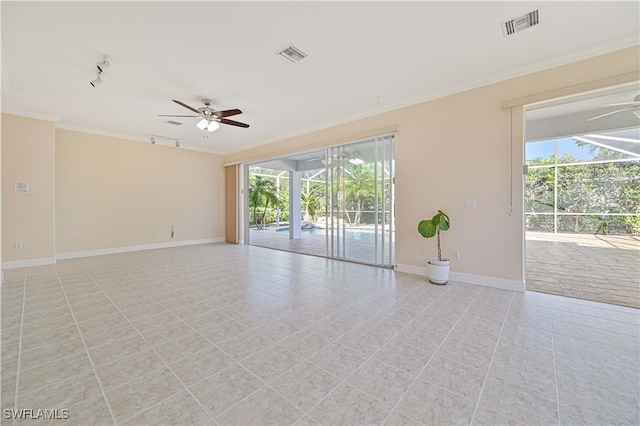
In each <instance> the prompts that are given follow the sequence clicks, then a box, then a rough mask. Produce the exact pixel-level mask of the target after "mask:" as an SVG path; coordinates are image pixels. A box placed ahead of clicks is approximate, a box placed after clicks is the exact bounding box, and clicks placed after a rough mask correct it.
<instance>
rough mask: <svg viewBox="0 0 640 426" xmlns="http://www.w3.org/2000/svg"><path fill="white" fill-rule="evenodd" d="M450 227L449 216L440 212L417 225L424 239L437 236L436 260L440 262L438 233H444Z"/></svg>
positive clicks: (440, 251) (440, 253) (440, 252)
mask: <svg viewBox="0 0 640 426" xmlns="http://www.w3.org/2000/svg"><path fill="white" fill-rule="evenodd" d="M450 226H451V221H450V220H449V216H447V214H446V213H445V212H443V211H442V210H438V213H437V214H436V215H435V216H434V217H432V218H431V219H425V220H421V221H420V223H419V224H418V232H419V233H420V235H422V236H423V237H424V238H431V237H433V236H436V235H437V236H438V260H440V261H441V260H442V249H441V247H440V231H446V230H448V229H449V227H450Z"/></svg>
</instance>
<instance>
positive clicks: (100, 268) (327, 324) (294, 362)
mask: <svg viewBox="0 0 640 426" xmlns="http://www.w3.org/2000/svg"><path fill="white" fill-rule="evenodd" d="M1 317H2V394H1V396H2V408H3V409H6V408H13V407H16V408H20V409H33V410H36V409H54V408H57V409H60V410H61V409H67V410H69V416H70V418H69V419H67V420H55V421H50V422H48V421H46V420H31V419H26V420H24V419H23V420H17V421H12V420H10V419H6V418H5V415H4V411H3V416H2V424H11V423H14V424H34V423H35V424H48V423H53V424H57V423H68V424H82V425H87V424H116V423H117V424H170V423H174V424H278V425H285V424H299V425H302V424H304V425H312V424H514V425H517V424H544V425H548V424H572V425H573V424H629V425H632V424H638V423H639V421H640V418H639V404H638V397H639V394H640V383H639V382H640V380H639V376H640V362H639V354H640V350H639V316H638V310H637V309H632V308H625V307H620V306H615V305H606V304H601V303H596V302H588V301H583V300H578V299H570V298H565V297H561V296H551V295H546V294H540V293H532V292H527V293H524V294H523V293H512V292H508V291H501V290H496V289H491V288H485V287H478V286H473V285H467V284H462V283H453V282H452V283H449V285H447V286H434V285H430V284H428V283H427V282H426V280H425V279H424V278H422V277H418V276H412V275H408V274H401V273H395V272H393V271H390V270H386V269H380V268H375V267H370V266H364V265H358V264H351V263H346V262H340V261H335V260H328V259H322V258H316V257H310V256H304V255H298V254H294V253H287V252H282V251H275V250H268V249H264V248H260V247H251V246H239V245H227V244H211V245H200V246H190V247H181V248H173V249H163V250H153V251H145V252H135V253H127V254H119V255H111V256H101V257H92V258H84V259H75V260H66V261H61V262H59V263H58V264H57V265H55V266H44V267H34V268H27V269H14V270H8V271H5V282H4V284H3V286H2V312H1Z"/></svg>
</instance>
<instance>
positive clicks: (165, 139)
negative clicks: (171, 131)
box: [149, 135, 180, 148]
mask: <svg viewBox="0 0 640 426" xmlns="http://www.w3.org/2000/svg"><path fill="white" fill-rule="evenodd" d="M149 140H150V141H151V145H155V144H156V143H160V145H166V143H168V142H169V143H170V142H173V143H174V144H175V145H176V148H180V139H176V138H170V137H169V136H160V135H151V137H150V138H149Z"/></svg>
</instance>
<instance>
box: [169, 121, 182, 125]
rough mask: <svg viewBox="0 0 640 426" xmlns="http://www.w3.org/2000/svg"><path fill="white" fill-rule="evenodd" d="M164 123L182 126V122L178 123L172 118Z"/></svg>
mask: <svg viewBox="0 0 640 426" xmlns="http://www.w3.org/2000/svg"><path fill="white" fill-rule="evenodd" d="M165 123H167V124H171V125H173V126H182V123H178V122H177V121H173V120H169V121H165Z"/></svg>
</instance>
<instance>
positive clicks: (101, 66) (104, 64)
mask: <svg viewBox="0 0 640 426" xmlns="http://www.w3.org/2000/svg"><path fill="white" fill-rule="evenodd" d="M110 66H111V63H110V62H109V61H107V60H106V59H105V60H104V61H102V62H98V64H97V65H96V68H98V71H100V72H104V70H106V69H107V68H109V67H110Z"/></svg>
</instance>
